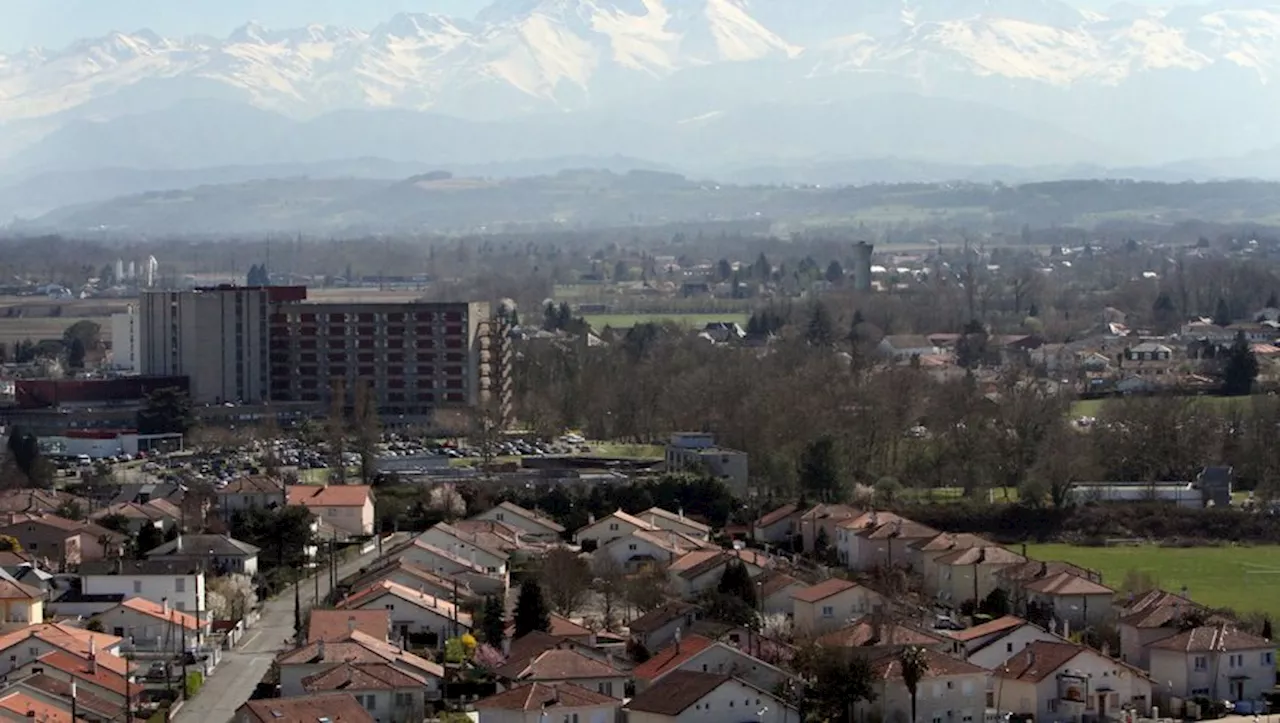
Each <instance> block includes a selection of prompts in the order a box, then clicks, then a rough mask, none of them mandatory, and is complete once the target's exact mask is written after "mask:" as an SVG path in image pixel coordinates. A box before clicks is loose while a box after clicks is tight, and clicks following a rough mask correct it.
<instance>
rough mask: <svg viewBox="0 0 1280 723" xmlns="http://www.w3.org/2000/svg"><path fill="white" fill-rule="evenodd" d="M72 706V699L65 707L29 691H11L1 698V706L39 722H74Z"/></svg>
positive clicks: (79, 719)
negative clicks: (42, 698) (44, 699)
mask: <svg viewBox="0 0 1280 723" xmlns="http://www.w3.org/2000/svg"><path fill="white" fill-rule="evenodd" d="M70 706H71V703H70V701H68V702H67V707H65V708H64V707H61V706H57V705H53V704H52V703H46V702H45V701H43V700H41V699H40V698H37V697H35V696H34V695H30V694H28V693H10V694H9V695H6V696H5V697H3V698H0V708H4V709H5V710H7V711H9V712H11V713H15V714H17V715H18V716H19V717H22V716H26V717H27V718H28V719H31V720H35V721H38V722H39V723H72V719H71V710H70ZM76 720H77V721H82V720H84V719H83V718H77V719H76Z"/></svg>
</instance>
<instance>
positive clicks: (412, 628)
mask: <svg viewBox="0 0 1280 723" xmlns="http://www.w3.org/2000/svg"><path fill="white" fill-rule="evenodd" d="M338 609H340V610H387V611H388V612H389V614H390V615H391V637H392V638H393V639H403V638H408V637H409V636H411V635H412V636H425V637H426V638H427V643H426V644H427V645H433V644H443V642H444V640H446V639H447V638H452V637H456V636H458V635H461V634H462V633H465V632H470V630H471V627H472V620H471V616H470V615H469V614H467V613H464V612H462V611H461V610H459V609H458V607H457V606H456V605H455V604H454V603H453V602H451V601H449V600H446V599H445V598H441V597H437V596H435V595H432V594H430V593H426V592H420V591H418V590H414V589H411V588H407V587H405V586H404V585H400V584H397V583H394V582H390V581H388V580H383V581H382V582H379V583H376V584H374V585H372V586H370V587H367V588H365V589H363V590H358V591H355V592H353V593H352V594H351V595H350V596H349V597H347V598H345V599H343V600H342V602H341V603H339V604H338Z"/></svg>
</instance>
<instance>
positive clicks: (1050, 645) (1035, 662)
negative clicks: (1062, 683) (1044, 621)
mask: <svg viewBox="0 0 1280 723" xmlns="http://www.w3.org/2000/svg"><path fill="white" fill-rule="evenodd" d="M1086 650H1087V648H1085V647H1084V646H1083V645H1076V644H1075V643H1054V642H1049V641H1046V640H1037V641H1036V642H1034V643H1031V644H1030V645H1028V646H1027V647H1025V648H1023V649H1022V651H1021V652H1019V653H1017V654H1016V655H1014V656H1013V657H1012V658H1009V659H1008V660H1006V661H1005V662H1004V664H1003V665H998V666H996V669H995V670H994V671H992V673H993V674H994V675H997V676H999V677H1001V678H1007V679H1009V680H1025V681H1027V682H1030V683H1039V682H1040V681H1042V680H1044V679H1045V678H1048V677H1049V676H1050V675H1053V674H1054V673H1055V672H1057V670H1058V669H1059V668H1061V667H1062V666H1064V665H1066V664H1067V663H1069V662H1071V659H1072V658H1074V657H1076V656H1077V655H1080V654H1081V653H1083V652H1085V651H1086Z"/></svg>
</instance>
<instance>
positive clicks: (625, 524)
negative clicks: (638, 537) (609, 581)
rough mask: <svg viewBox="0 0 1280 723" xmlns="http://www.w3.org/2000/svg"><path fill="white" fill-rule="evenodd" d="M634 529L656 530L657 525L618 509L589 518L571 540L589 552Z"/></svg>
mask: <svg viewBox="0 0 1280 723" xmlns="http://www.w3.org/2000/svg"><path fill="white" fill-rule="evenodd" d="M636 530H645V531H647V532H657V531H658V526H657V525H655V524H653V523H651V522H646V521H645V520H642V519H640V518H638V517H634V516H632V515H629V514H627V513H625V512H623V511H622V510H618V511H617V512H614V513H612V514H609V515H606V516H604V517H601V518H600V519H598V520H594V519H593V520H590V521H589V522H587V525H586V526H585V527H582V528H581V529H579V530H578V531H577V532H575V533H573V540H574V542H576V543H578V544H579V545H581V546H582V549H583V550H585V551H587V552H591V551H593V550H598V549H600V548H601V547H603V546H604V545H606V544H608V543H609V542H611V541H613V540H616V539H618V538H619V537H625V536H626V535H629V534H631V533H632V532H635V531H636Z"/></svg>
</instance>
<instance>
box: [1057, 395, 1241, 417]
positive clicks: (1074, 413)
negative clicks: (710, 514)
mask: <svg viewBox="0 0 1280 723" xmlns="http://www.w3.org/2000/svg"><path fill="white" fill-rule="evenodd" d="M1120 399H1121V398H1120V397H1107V398H1104V399H1077V400H1076V401H1074V402H1072V403H1071V417H1072V419H1075V418H1077V417H1097V416H1100V415H1101V414H1102V411H1103V410H1104V409H1106V407H1107V405H1108V404H1115V403H1117V402H1119V401H1120ZM1194 399H1196V401H1197V402H1198V403H1200V404H1206V405H1210V406H1211V407H1214V408H1218V409H1223V408H1228V407H1232V406H1239V407H1245V408H1247V407H1248V406H1249V405H1250V404H1251V403H1252V400H1253V397H1209V396H1201V397H1194Z"/></svg>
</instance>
